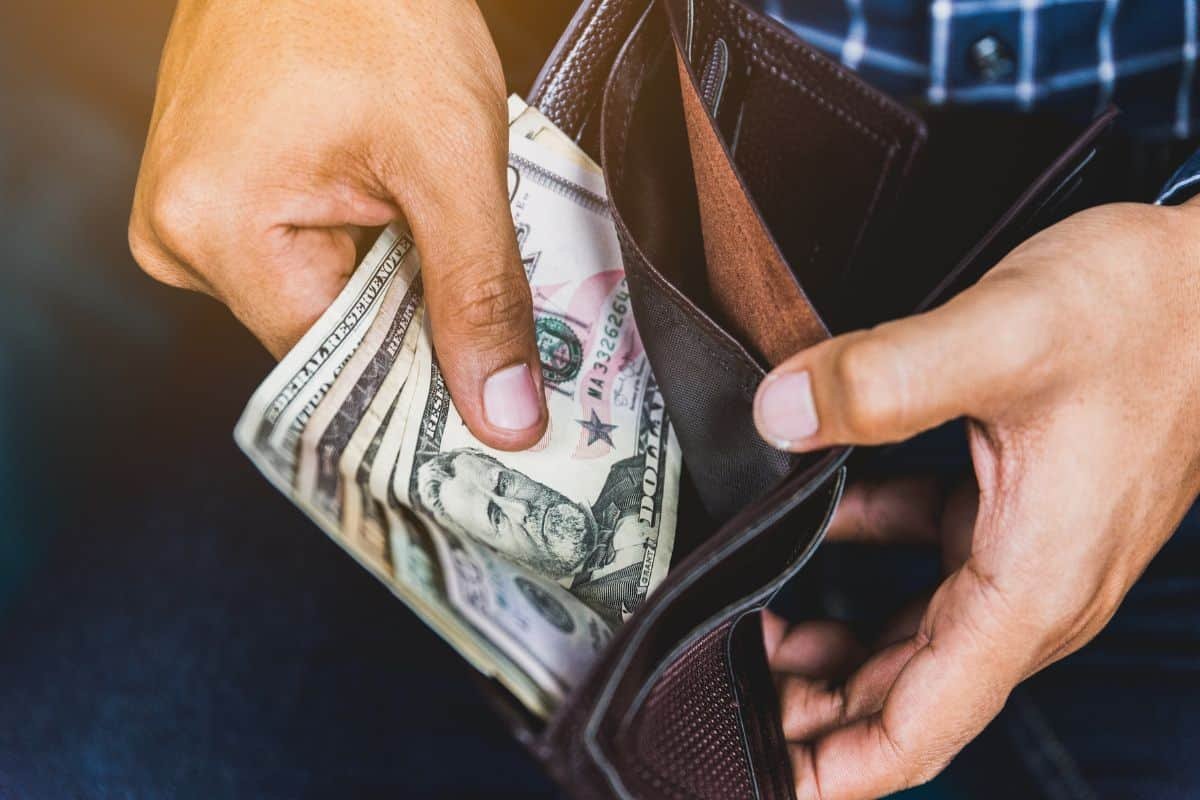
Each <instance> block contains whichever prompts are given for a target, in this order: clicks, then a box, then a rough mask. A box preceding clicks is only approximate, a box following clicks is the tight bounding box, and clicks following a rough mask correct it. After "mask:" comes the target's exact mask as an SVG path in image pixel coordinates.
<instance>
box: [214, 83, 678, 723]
mask: <svg viewBox="0 0 1200 800" xmlns="http://www.w3.org/2000/svg"><path fill="white" fill-rule="evenodd" d="M509 124H510V127H509V133H510V154H509V195H510V199H511V208H512V213H513V222H514V224H515V226H516V232H517V240H518V242H519V245H520V251H521V256H522V259H523V263H524V265H525V272H526V276H527V278H528V279H529V283H530V288H531V290H532V294H533V300H534V326H535V332H536V335H537V343H538V348H539V351H540V354H541V360H542V375H543V378H544V384H545V387H546V399H547V405H548V407H549V411H550V415H549V428H548V430H547V432H546V435H545V436H544V437H543V439H542V440H541V441H540V442H539V443H538V444H537V445H535V446H534V447H533V448H531V449H529V450H527V451H523V452H517V453H512V452H503V451H498V450H493V449H491V448H489V447H487V446H486V445H484V444H483V443H481V442H479V441H478V440H476V439H475V438H474V436H472V434H471V432H470V431H469V430H468V429H467V427H466V425H465V424H464V423H463V421H462V419H461V417H459V415H458V413H457V411H456V410H455V408H454V404H453V401H452V400H451V398H450V396H449V394H448V392H447V390H446V386H445V383H444V382H443V380H442V376H441V372H440V370H439V368H438V363H437V359H436V358H435V356H434V353H433V348H432V345H431V339H430V334H429V320H428V319H427V318H426V315H425V308H424V299H423V294H422V283H421V262H420V254H419V252H418V251H417V248H416V245H415V244H414V242H413V239H412V237H411V235H410V232H409V230H408V229H407V227H406V226H405V224H404V223H403V222H402V221H398V222H396V223H393V224H392V225H391V226H389V227H388V228H387V229H386V230H385V231H384V233H383V234H382V235H381V236H380V238H379V240H378V241H377V242H376V243H375V245H374V246H373V247H372V248H371V250H370V252H369V253H368V254H367V256H366V257H365V258H364V259H363V262H362V263H361V264H360V265H359V267H358V269H357V270H356V271H355V273H354V275H353V276H352V278H351V279H350V281H349V282H348V283H347V285H346V287H345V289H344V290H343V291H342V293H341V294H340V295H339V296H338V298H337V299H336V300H335V301H334V303H333V304H332V305H331V306H330V307H329V309H328V310H327V311H326V312H325V313H324V314H323V315H322V317H321V318H320V319H319V320H318V321H317V323H316V324H315V325H314V326H313V328H312V329H311V330H310V331H309V332H308V333H307V334H305V336H304V337H303V338H302V339H301V340H300V342H299V343H298V344H297V345H296V346H295V347H294V348H293V349H292V351H291V352H290V353H288V354H287V356H285V357H284V358H283V360H282V361H281V362H280V363H279V365H278V366H277V367H276V368H275V369H274V370H273V371H272V372H271V374H270V375H269V376H268V377H267V379H266V380H265V381H263V383H262V385H261V386H260V387H259V388H258V390H257V391H256V392H255V393H254V396H253V397H252V398H251V399H250V402H249V404H248V405H247V407H246V410H245V412H244V413H243V414H242V417H241V419H240V420H239V422H238V424H237V428H236V430H235V434H234V435H235V438H236V440H237V442H238V444H239V446H241V448H242V449H243V450H244V451H245V453H246V454H247V455H248V456H249V457H250V458H251V459H252V460H253V461H254V463H255V464H256V465H257V466H258V468H259V469H260V470H261V471H262V472H263V474H264V475H265V476H266V477H267V478H268V479H269V480H270V481H271V482H272V483H273V484H274V485H275V487H276V488H277V489H279V490H280V491H281V492H283V493H285V494H286V495H287V496H288V497H289V498H291V499H292V501H293V502H295V503H296V505H297V506H299V507H300V508H301V509H303V510H304V511H305V513H307V514H308V515H309V517H311V518H312V520H313V521H314V522H316V524H317V525H319V526H320V527H321V528H322V529H323V530H324V531H325V532H326V533H327V534H328V535H329V536H331V537H332V538H333V539H335V540H336V541H337V542H338V543H340V544H341V545H342V546H343V547H344V548H345V549H346V550H347V551H348V552H349V553H350V554H351V555H352V556H354V557H355V558H356V559H357V560H358V561H359V562H360V563H361V564H362V565H363V566H364V567H366V568H367V569H368V570H370V571H371V572H372V573H373V574H374V575H375V576H376V577H378V578H379V579H380V580H382V581H383V582H384V583H386V584H387V585H388V587H389V588H390V589H391V590H392V591H393V592H394V593H395V594H396V595H397V596H398V597H400V598H401V599H402V600H403V601H404V602H405V603H407V604H408V605H409V607H410V608H412V610H413V611H415V612H416V613H417V614H419V615H420V616H421V617H422V618H423V619H424V620H425V622H426V623H428V624H429V625H430V626H431V627H432V628H433V629H434V630H435V631H437V632H438V633H439V634H440V635H441V636H442V637H443V638H444V639H445V640H446V641H448V642H449V643H450V644H451V645H452V646H454V647H455V648H457V649H458V651H459V652H460V653H462V655H463V656H464V657H465V658H467V659H468V660H469V661H470V662H471V663H472V664H473V665H474V666H475V667H477V668H478V669H480V670H481V671H483V672H484V673H485V674H487V675H490V676H492V677H494V678H495V679H497V680H498V681H500V682H501V683H502V684H504V685H505V686H506V687H507V688H508V689H509V690H510V691H511V692H512V693H513V694H514V695H515V696H516V697H517V698H518V699H519V700H521V701H522V702H523V703H524V704H525V705H526V706H527V707H528V708H529V709H530V710H531V711H533V712H534V713H536V714H540V715H548V714H549V713H550V712H552V710H553V708H554V707H555V705H556V704H557V703H558V702H560V701H561V699H562V698H563V696H564V695H565V693H566V692H567V691H568V690H569V689H570V688H571V687H572V686H573V685H574V684H575V683H577V682H578V680H579V679H580V678H581V677H582V676H583V675H584V674H586V671H587V670H588V668H589V667H590V665H591V664H592V663H593V661H594V659H595V658H596V656H597V655H598V654H599V652H600V651H601V650H602V649H603V647H604V646H605V644H606V643H607V642H608V640H609V638H610V637H611V635H612V632H613V630H614V629H615V628H616V626H618V625H620V624H621V622H622V621H623V620H624V619H625V618H627V617H628V616H629V615H630V614H631V613H633V612H634V611H635V610H636V609H637V607H638V606H639V605H640V604H641V603H642V602H643V601H644V600H645V598H646V596H647V594H648V593H649V592H651V591H653V590H654V588H655V587H656V586H657V585H658V584H659V583H661V581H662V579H663V578H664V576H665V575H666V573H667V569H668V566H669V564H670V559H671V551H672V545H673V542H674V537H675V523H676V507H677V504H678V490H679V473H680V452H679V446H678V444H677V442H676V440H675V435H674V431H673V429H672V427H671V423H670V420H669V419H668V417H667V415H666V413H665V410H664V408H663V402H662V396H661V394H660V393H659V390H658V386H657V384H656V382H655V380H654V375H653V373H652V372H651V370H650V365H649V362H648V361H647V359H646V355H645V352H644V351H643V349H642V344H641V340H640V339H639V337H638V334H637V328H636V326H635V324H634V319H633V313H632V309H631V306H630V301H629V290H628V287H627V285H626V281H625V274H624V271H623V269H622V267H621V257H620V252H619V250H618V247H617V241H616V236H615V232H614V229H613V224H612V221H611V219H610V218H609V212H608V205H607V202H606V197H605V189H604V181H603V177H602V174H601V171H600V170H599V168H598V167H597V166H596V165H595V163H594V162H592V161H591V159H590V158H589V157H588V156H587V155H586V154H585V153H584V152H583V151H582V150H581V149H580V148H579V147H578V146H577V145H576V144H575V143H574V142H573V141H572V140H571V139H570V138H569V137H567V136H565V135H564V134H563V133H562V132H561V131H559V130H558V129H557V128H555V126H554V125H553V124H552V123H551V122H550V121H549V120H547V119H546V118H545V117H544V116H542V115H541V114H540V113H539V112H538V111H537V110H535V109H532V108H529V107H527V106H526V105H525V104H524V103H523V102H521V101H520V100H519V99H518V98H515V97H514V98H511V99H510V101H509Z"/></svg>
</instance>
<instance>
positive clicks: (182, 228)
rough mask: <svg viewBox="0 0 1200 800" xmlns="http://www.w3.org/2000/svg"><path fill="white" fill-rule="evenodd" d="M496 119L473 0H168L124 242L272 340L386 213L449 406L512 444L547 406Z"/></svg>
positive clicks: (496, 79) (303, 324)
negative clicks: (425, 312)
mask: <svg viewBox="0 0 1200 800" xmlns="http://www.w3.org/2000/svg"><path fill="white" fill-rule="evenodd" d="M506 119H507V114H506V106H505V86H504V78H503V73H502V71H501V68H500V61H499V57H498V55H497V53H496V50H495V47H494V45H493V44H492V41H491V37H490V35H489V33H488V30H487V27H486V25H485V24H484V21H483V18H482V16H481V15H480V13H479V10H478V8H477V7H476V6H475V4H474V3H473V2H471V1H470V0H421V1H420V2H415V1H413V0H407V1H406V0H366V1H365V2H357V3H353V4H338V3H334V4H329V3H319V2H305V0H281V1H280V2H273V3H262V2H257V0H225V1H224V2H221V3H208V2H204V1H203V0H182V1H181V2H180V3H179V6H178V9H177V10H176V13H175V19H174V21H173V23H172V26H171V32H170V35H169V37H168V39H167V43H166V47H165V50H164V52H163V59H162V64H161V67H160V74H159V79H158V93H157V97H156V99H155V107H154V114H153V118H152V120H151V124H150V133H149V137H148V139H147V142H146V150H145V154H144V156H143V160H142V166H141V172H140V174H139V175H138V183H137V189H136V192H135V196H134V204H133V213H132V217H131V220H130V225H129V241H130V246H131V248H132V250H133V254H134V257H135V258H136V259H137V261H138V263H139V264H140V265H141V266H142V268H143V269H145V270H146V272H147V273H149V274H150V275H151V276H153V277H155V278H157V279H158V280H160V281H163V282H164V283H168V284H171V285H173V286H180V287H185V288H189V289H195V290H199V291H203V292H206V293H208V294H211V295H212V296H214V297H216V298H218V299H219V300H221V301H222V302H224V303H225V304H226V305H228V306H229V308H230V309H231V310H232V311H233V313H234V314H235V315H236V316H237V317H238V319H240V320H241V321H242V322H243V323H244V324H245V325H246V326H247V327H248V328H249V329H250V330H251V331H252V332H253V333H254V334H255V335H256V336H257V337H258V338H259V340H260V341H261V342H262V343H263V344H264V345H265V346H266V348H267V349H268V350H270V351H271V353H272V354H274V355H275V356H276V357H280V356H282V355H283V354H284V353H285V352H286V351H287V350H288V348H290V347H291V346H292V345H293V344H295V342H296V341H297V340H298V339H299V338H300V336H301V335H302V334H303V333H304V332H305V331H306V330H307V329H308V327H309V326H311V325H312V323H313V322H315V321H316V319H317V317H318V316H320V314H321V312H322V311H323V310H324V309H325V308H326V307H327V306H328V305H329V303H330V302H331V301H332V300H333V299H334V297H335V296H336V295H337V293H338V292H339V291H340V289H341V288H342V286H343V285H344V284H345V282H346V280H347V279H348V278H349V276H350V274H351V273H352V272H353V270H354V267H355V240H356V236H358V235H359V234H360V233H361V232H362V230H363V229H364V228H367V227H372V226H378V225H383V224H385V223H387V222H389V221H391V220H392V219H394V218H396V217H397V216H399V215H401V214H403V216H404V217H405V218H407V220H408V222H409V224H410V225H411V227H412V230H413V236H414V239H415V240H416V243H417V246H418V248H419V250H420V252H421V256H422V264H423V266H422V275H423V280H424V285H425V291H426V298H427V303H428V309H429V315H430V321H431V326H432V330H433V339H434V346H435V348H436V350H437V353H438V358H439V363H440V365H441V367H442V371H443V373H444V375H445V378H446V382H447V384H448V386H449V388H450V392H451V395H452V396H453V398H454V402H455V406H456V407H457V408H458V410H459V413H460V414H461V415H462V417H463V419H464V420H465V421H466V423H467V425H468V426H469V427H470V429H471V431H472V433H474V434H475V436H476V437H477V438H479V439H480V440H481V441H483V442H486V443H487V444H490V445H492V446H495V447H500V448H505V449H519V448H523V447H528V446H530V445H532V444H534V443H535V442H536V441H537V439H538V438H539V437H540V436H541V434H542V432H543V430H544V429H545V426H546V410H545V400H544V395H543V393H542V381H541V370H540V367H539V361H538V357H537V348H536V346H535V342H534V336H533V316H532V304H531V299H530V294H529V286H528V284H527V282H526V280H525V274H524V271H523V269H522V266H521V260H520V257H519V255H518V252H517V245H516V239H515V236H514V233H513V226H512V215H511V212H510V210H509V206H508V195H507V185H506V169H505V165H506V160H507V152H508V131H507V126H506Z"/></svg>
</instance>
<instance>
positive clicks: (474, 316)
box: [452, 270, 533, 336]
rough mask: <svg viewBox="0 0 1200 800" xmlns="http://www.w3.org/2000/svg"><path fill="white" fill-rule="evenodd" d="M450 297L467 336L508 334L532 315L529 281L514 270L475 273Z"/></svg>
mask: <svg viewBox="0 0 1200 800" xmlns="http://www.w3.org/2000/svg"><path fill="white" fill-rule="evenodd" d="M452 296H453V297H456V298H457V301H456V310H457V312H458V319H459V320H460V321H461V327H462V329H463V332H464V333H467V334H469V335H471V336H479V335H481V334H483V335H487V334H494V335H497V336H503V335H508V334H510V333H511V329H512V328H513V326H515V325H518V324H521V323H523V322H524V321H525V319H526V318H530V319H531V318H532V316H533V301H532V298H531V297H530V293H529V284H528V283H527V282H526V281H525V279H524V276H523V275H521V274H519V273H516V272H514V271H509V270H505V271H502V272H492V273H490V274H488V275H485V276H475V277H474V278H473V279H472V280H470V281H468V282H466V284H465V285H464V286H463V287H462V288H461V290H460V291H457V292H455V293H454V294H453V295H452Z"/></svg>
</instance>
